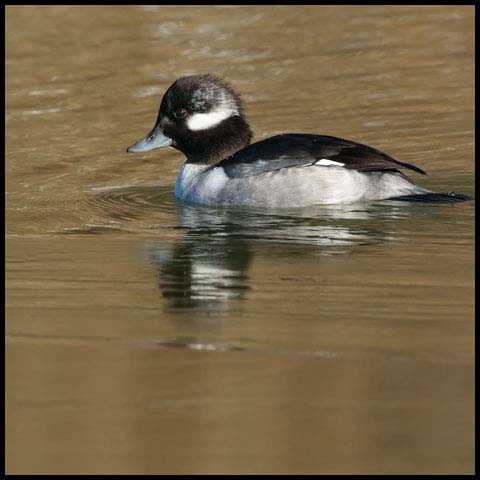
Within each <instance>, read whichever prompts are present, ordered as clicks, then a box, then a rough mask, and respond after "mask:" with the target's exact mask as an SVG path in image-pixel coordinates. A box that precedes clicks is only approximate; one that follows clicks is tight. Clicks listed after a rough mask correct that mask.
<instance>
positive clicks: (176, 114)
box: [173, 108, 187, 118]
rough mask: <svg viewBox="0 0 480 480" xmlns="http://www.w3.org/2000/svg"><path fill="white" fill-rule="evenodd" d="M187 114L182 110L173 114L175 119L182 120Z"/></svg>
mask: <svg viewBox="0 0 480 480" xmlns="http://www.w3.org/2000/svg"><path fill="white" fill-rule="evenodd" d="M186 114H187V111H186V110H185V109H184V108H178V109H177V110H175V111H174V112H173V116H174V117H175V118H183V117H184V116H185V115H186Z"/></svg>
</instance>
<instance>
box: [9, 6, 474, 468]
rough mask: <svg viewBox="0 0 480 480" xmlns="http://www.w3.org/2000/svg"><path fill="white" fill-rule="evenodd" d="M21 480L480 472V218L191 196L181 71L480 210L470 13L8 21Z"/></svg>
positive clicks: (143, 12) (239, 13)
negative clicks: (176, 114) (478, 378)
mask: <svg viewBox="0 0 480 480" xmlns="http://www.w3.org/2000/svg"><path fill="white" fill-rule="evenodd" d="M6 16H7V22H6V28H7V33H6V45H7V47H6V82H7V84H6V140H7V145H6V174H7V178H6V201H7V206H6V214H7V219H6V231H7V236H6V242H7V243H6V287H7V291H6V300H7V307H6V313H7V320H6V348H7V357H6V358H7V364H6V382H7V384H6V388H7V396H6V400H7V429H6V455H7V472H8V473H16V474H18V473H472V472H473V469H474V467H473V461H474V409H473V402H474V397H473V395H474V382H473V373H474V370H473V352H474V348H473V347H474V344H473V328H474V320H473V313H474V312H473V310H474V302H473V299H474V291H473V275H474V252H473V247H474V232H473V227H474V202H467V203H457V204H420V203H416V204H414V203H410V204H409V203H401V202H392V201H389V202H375V203H365V204H359V205H347V206H328V207H317V208H309V209H304V210H300V211H298V210H297V211H288V210H284V211H261V210H248V209H244V210H235V209H232V210H229V209H221V208H217V209H214V208H206V207H200V206H194V205H186V204H181V203H179V202H175V201H174V199H173V191H172V190H173V189H172V186H173V184H174V181H175V177H176V173H177V171H178V169H179V166H180V164H181V162H182V155H181V154H179V153H178V152H176V151H174V150H172V149H167V150H165V151H157V152H150V153H147V154H144V155H137V156H132V155H126V153H125V148H126V146H128V145H130V144H131V143H132V142H133V141H135V140H137V139H138V138H140V137H141V136H142V135H144V134H145V133H146V132H147V131H148V129H149V128H150V127H151V126H152V125H153V122H154V120H155V117H156V113H157V109H158V104H159V101H160V98H161V95H162V92H164V91H165V89H166V88H167V87H168V86H169V84H170V83H171V82H172V81H173V80H174V79H175V78H176V77H178V76H180V75H183V74H188V73H206V72H212V73H216V74H218V75H222V76H225V77H227V78H228V79H229V80H230V81H231V82H232V84H233V85H234V86H235V87H236V88H237V89H238V90H239V91H240V92H242V93H243V95H244V98H245V102H246V107H247V113H248V118H249V119H250V121H251V124H252V127H253V128H254V130H255V132H256V138H257V139H260V138H264V137H266V136H270V135H273V134H276V133H280V132H304V133H323V134H327V135H335V136H340V137H345V138H349V139H352V140H356V141H360V142H362V143H367V144H369V145H372V146H374V147H377V148H379V149H382V150H384V151H386V152H387V153H389V154H391V155H392V156H393V157H395V158H398V159H399V160H401V161H404V162H411V163H414V164H416V165H418V166H419V167H421V168H423V169H425V170H427V171H428V172H429V176H427V177H425V178H423V177H421V178H420V176H415V180H418V183H420V184H421V185H424V186H426V187H428V188H432V189H434V190H439V191H451V190H455V191H457V192H461V193H465V194H470V195H473V193H474V180H473V177H474V131H473V130H474V126H473V114H474V106H473V101H474V76H473V75H474V73H473V40H474V31H473V26H474V9H473V7H468V6H457V7H455V6H426V7H416V6H401V7H380V6H371V7H354V6H346V7H323V6H322V7H312V6H310V7H308V6H307V7H272V6H264V7H253V6H250V7H213V6H204V7H201V6H190V7H186V6H165V7H163V6H160V7H152V6H144V7H141V6H119V7H113V6H105V7H85V6H84V7H80V6H75V7H74V6H64V7H61V6H50V7H39V6H23V7H22V6H9V7H7V8H6Z"/></svg>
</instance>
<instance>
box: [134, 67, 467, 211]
mask: <svg viewBox="0 0 480 480" xmlns="http://www.w3.org/2000/svg"><path fill="white" fill-rule="evenodd" d="M251 138H252V131H251V130H250V127H249V125H248V123H247V120H246V118H245V114H244V111H243V107H242V101H241V98H240V96H239V95H238V94H237V93H236V92H235V91H234V90H233V88H232V87H231V86H230V85H229V84H228V83H227V82H225V81H224V80H222V79H220V78H218V77H216V76H214V75H190V76H185V77H181V78H179V79H177V80H176V81H175V82H174V83H173V84H172V85H171V86H170V87H169V88H168V90H167V91H166V92H165V95H164V96H163V99H162V102H161V104H160V111H159V113H158V117H157V121H156V123H155V126H154V127H153V129H152V130H151V131H150V133H149V134H148V135H147V136H146V137H145V138H143V139H141V140H139V141H138V142H136V143H135V144H133V145H131V146H130V147H128V149H127V152H146V151H149V150H154V149H156V148H163V147H167V146H170V145H171V146H172V147H174V148H176V149H177V150H180V151H181V152H183V153H184V154H185V155H186V157H187V158H186V161H185V163H184V164H183V166H182V167H181V169H180V172H179V174H178V177H177V181H176V184H175V196H177V197H178V198H181V199H184V200H187V201H191V202H195V203H200V204H205V205H222V206H252V207H305V206H309V205H316V204H331V203H352V202H357V201H368V200H382V199H391V198H398V197H400V199H402V198H403V199H418V198H425V200H427V199H431V198H433V199H442V198H443V199H445V197H448V198H452V199H462V200H465V199H467V198H468V197H465V196H462V195H458V194H453V193H451V194H437V193H434V192H431V191H430V190H426V189H424V188H420V187H418V186H416V185H414V184H413V183H412V182H411V180H410V179H409V178H408V177H407V176H406V175H404V174H403V173H402V172H401V171H400V170H401V169H405V170H412V171H414V172H417V173H420V174H423V175H424V174H425V172H424V171H423V170H422V169H420V168H418V167H416V166H414V165H411V164H409V163H402V162H399V161H397V160H394V159H393V158H392V157H390V156H389V155H386V154H385V153H382V152H380V151H379V150H376V149H375V148H372V147H368V146H366V145H362V144H360V143H356V142H352V141H350V140H344V139H341V138H336V137H330V136H326V135H310V134H293V133H292V134H290V133H289V134H283V135H276V136H274V137H271V138H267V139H265V140H261V141H259V142H256V143H253V144H250V140H251Z"/></svg>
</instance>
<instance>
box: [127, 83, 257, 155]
mask: <svg viewBox="0 0 480 480" xmlns="http://www.w3.org/2000/svg"><path fill="white" fill-rule="evenodd" d="M251 137H252V133H251V131H250V127H249V126H248V123H247V121H246V119H245V115H244V113H243V108H242V102H241V98H240V96H239V95H238V94H237V93H236V92H235V91H234V90H233V89H232V87H231V86H230V85H229V84H228V83H227V82H225V81H224V80H222V79H220V78H218V77H215V76H214V75H190V76H186V77H181V78H179V79H178V80H176V81H175V82H174V83H173V84H172V85H171V86H170V87H169V89H168V90H167V91H166V92H165V95H164V96H163V99H162V103H161V105H160V111H159V113H158V117H157V121H156V124H155V126H154V128H153V129H152V131H151V132H150V133H149V134H148V135H147V136H146V137H145V138H143V139H142V140H140V141H138V142H137V143H135V144H134V145H132V146H130V147H129V148H128V150H127V151H128V152H144V151H148V150H153V149H155V148H162V147H166V146H169V145H172V146H173V147H175V148H177V149H178V150H180V151H182V152H183V153H184V154H185V155H186V156H187V159H188V160H189V161H190V162H195V163H207V164H215V163H217V162H219V161H221V160H222V159H224V158H226V157H228V156H230V155H232V154H233V153H235V152H236V151H238V150H240V149H241V148H243V147H245V146H247V145H248V144H249V143H250V140H251Z"/></svg>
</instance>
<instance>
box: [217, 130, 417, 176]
mask: <svg viewBox="0 0 480 480" xmlns="http://www.w3.org/2000/svg"><path fill="white" fill-rule="evenodd" d="M321 159H326V160H332V161H334V162H340V163H343V164H344V166H343V168H347V169H351V170H357V171H359V172H371V171H382V170H390V171H392V170H393V171H398V169H401V168H405V169H409V170H413V171H415V172H418V173H421V174H422V175H425V172H424V171H423V170H422V169H420V168H418V167H416V166H414V165H411V164H409V163H402V162H398V161H397V160H395V159H393V158H392V157H390V156H388V155H387V154H385V153H383V152H380V151H379V150H376V149H375V148H372V147H368V146H367V145H362V144H361V143H356V142H352V141H349V140H344V139H342V138H336V137H330V136H326V135H308V134H295V133H286V134H283V135H276V136H275V137H271V138H267V139H265V140H261V141H260V142H256V143H253V144H251V145H248V146H247V147H245V148H243V149H242V150H240V151H238V152H236V153H234V154H233V155H231V156H230V157H228V158H226V159H225V160H223V161H221V162H220V163H219V164H218V166H222V167H223V168H224V170H225V172H226V173H227V175H228V176H229V177H230V178H239V177H252V176H255V175H260V174H262V173H266V172H271V171H274V170H280V169H282V168H290V167H303V166H312V165H314V164H315V162H317V161H318V160H321ZM319 168H325V167H320V166H319Z"/></svg>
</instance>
